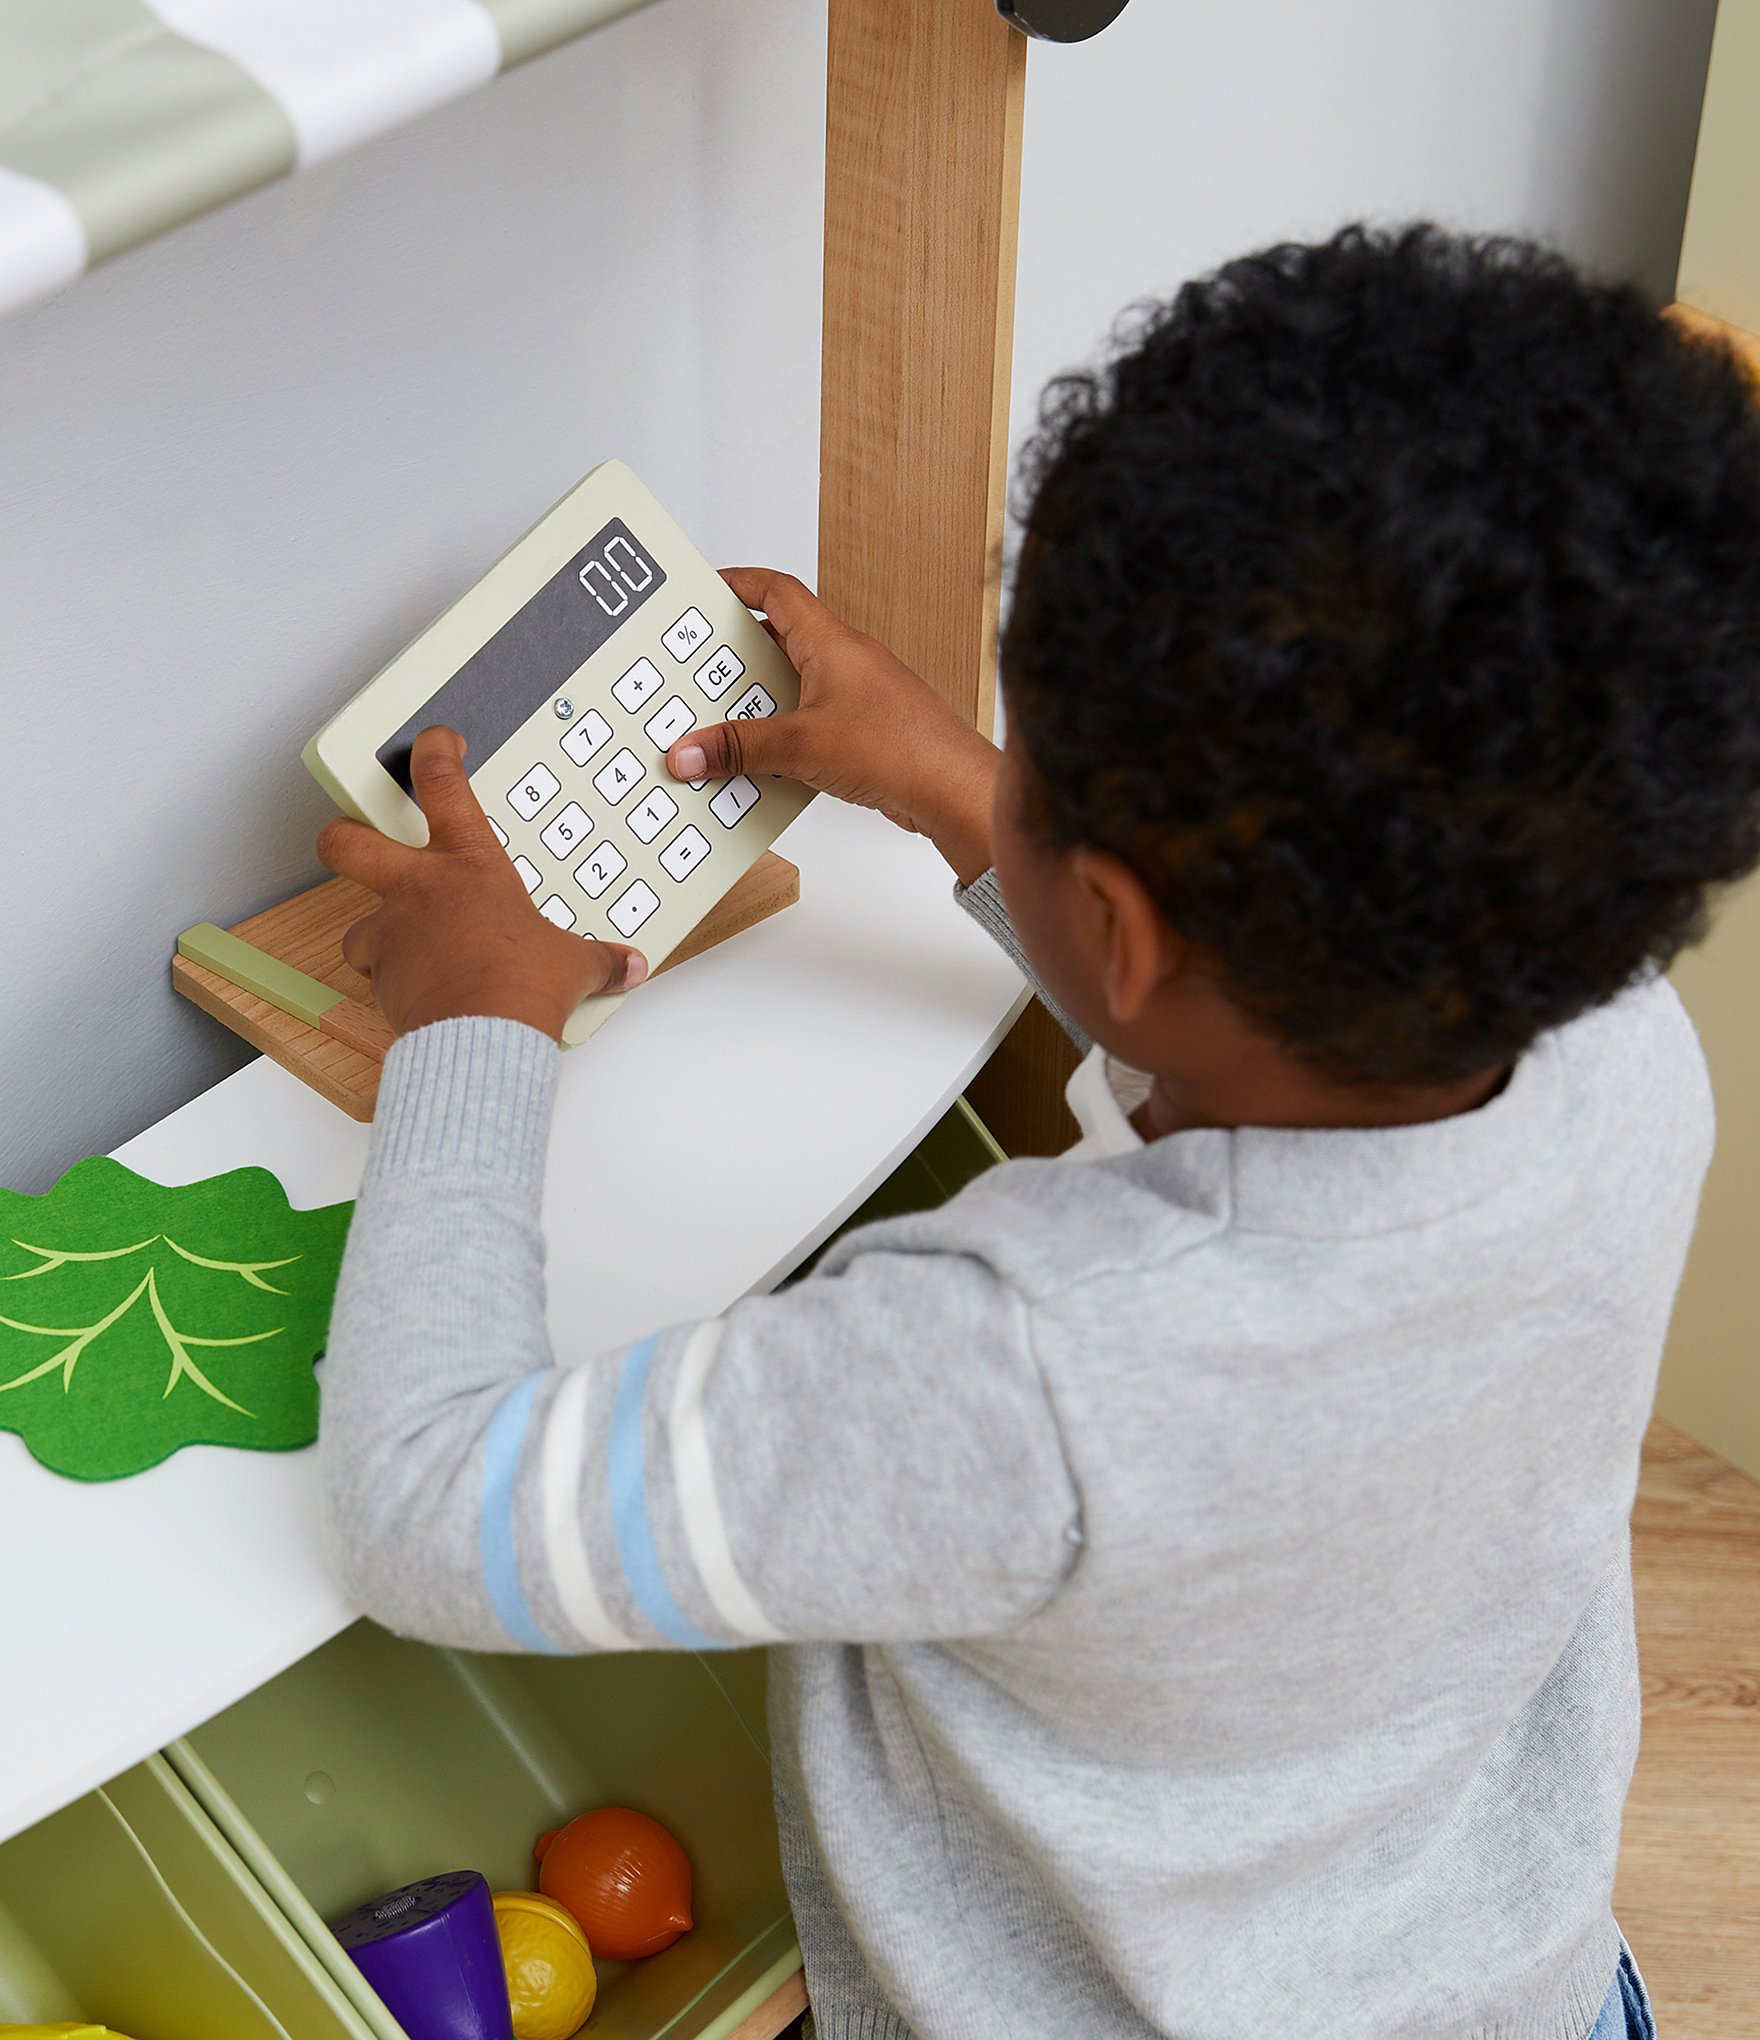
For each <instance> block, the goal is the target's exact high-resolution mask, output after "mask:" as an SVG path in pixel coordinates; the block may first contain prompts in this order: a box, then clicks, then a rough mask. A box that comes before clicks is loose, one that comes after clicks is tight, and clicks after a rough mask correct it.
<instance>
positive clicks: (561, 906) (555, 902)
mask: <svg viewBox="0 0 1760 2040" xmlns="http://www.w3.org/2000/svg"><path fill="white" fill-rule="evenodd" d="M538 912H539V913H540V914H542V915H543V916H544V918H545V920H546V921H554V922H555V923H556V925H557V927H559V928H572V927H573V926H574V909H573V907H571V906H570V905H569V904H568V902H567V901H566V900H564V899H562V898H561V897H559V895H557V894H556V893H552V894H551V895H550V897H549V898H548V899H547V900H546V901H545V902H544V904H543V905H542V906H541V907H540V908H539V909H538Z"/></svg>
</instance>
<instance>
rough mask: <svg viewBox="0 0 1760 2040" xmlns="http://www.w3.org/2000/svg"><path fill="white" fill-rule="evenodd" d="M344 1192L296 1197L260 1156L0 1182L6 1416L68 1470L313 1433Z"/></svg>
mask: <svg viewBox="0 0 1760 2040" xmlns="http://www.w3.org/2000/svg"><path fill="white" fill-rule="evenodd" d="M353 1210H354V1206H353V1205H352V1204H330V1205H326V1206H324V1207H323V1208H322V1209H321V1210H318V1211H295V1210H294V1209H293V1208H292V1206H291V1205H289V1203H288V1201H287V1195H286V1193H285V1191H283V1189H282V1188H281V1185H280V1184H279V1183H278V1182H277V1181H276V1180H275V1178H274V1177H273V1176H272V1175H270V1174H269V1172H268V1170H267V1169H234V1170H233V1171H231V1172H230V1173H229V1174H227V1175H224V1176H210V1177H208V1178H207V1180H206V1181H205V1182H201V1183H189V1184H186V1185H184V1186H183V1187H181V1188H178V1189H168V1188H167V1187H166V1186H165V1185H163V1184H161V1183H150V1182H149V1181H148V1180H147V1179H146V1177H145V1176H137V1175H136V1174H135V1173H134V1171H133V1170H132V1169H126V1168H124V1167H123V1165H122V1164H121V1163H120V1162H113V1161H109V1160H107V1159H106V1158H104V1157H102V1156H95V1157H93V1158H92V1159H91V1160H89V1161H83V1162H76V1163H75V1164H74V1165H73V1167H72V1168H71V1169H69V1170H68V1172H67V1174H66V1175H65V1176H63V1177H62V1178H61V1180H60V1182H59V1183H57V1184H56V1185H55V1187H54V1189H52V1190H50V1191H47V1192H46V1193H45V1194H44V1195H43V1196H41V1197H27V1196H25V1195H24V1194H23V1193H22V1192H20V1191H16V1190H0V1430H5V1431H16V1432H17V1433H18V1435H19V1436H20V1437H21V1438H22V1439H23V1440H24V1442H25V1444H26V1445H27V1446H28V1447H29V1448H30V1451H31V1453H32V1455H33V1456H34V1457H35V1458H37V1459H38V1460H40V1461H41V1462H42V1464H43V1465H44V1466H47V1467H49V1468H51V1469H52V1470H53V1471H54V1472H56V1473H64V1474H69V1475H71V1476H72V1477H73V1478H74V1479H76V1480H116V1479H119V1478H120V1477H121V1476H122V1475H124V1474H129V1473H139V1472H141V1471H142V1470H143V1469H144V1468H146V1467H149V1466H157V1465H158V1464H159V1462H160V1460H162V1459H168V1458H170V1456H171V1454H172V1453H173V1452H175V1451H177V1449H178V1448H179V1447H180V1446H183V1445H244V1446H249V1447H252V1448H253V1449H255V1450H257V1451H260V1452H288V1451H291V1450H293V1449H294V1447H296V1446H300V1445H309V1444H310V1443H311V1441H312V1440H313V1439H314V1438H315V1437H316V1436H317V1434H318V1384H317V1378H316V1376H315V1375H314V1374H313V1372H312V1368H313V1363H314V1362H315V1361H316V1360H317V1359H319V1358H320V1357H321V1355H322V1353H323V1350H324V1339H325V1335H326V1333H327V1331H328V1329H329V1324H330V1302H331V1298H332V1297H333V1296H334V1294H335V1291H336V1271H337V1269H338V1267H339V1266H340V1265H341V1261H342V1244H343V1240H344V1238H345V1237H346V1235H347V1232H348V1221H349V1217H350V1214H351V1213H352V1212H353Z"/></svg>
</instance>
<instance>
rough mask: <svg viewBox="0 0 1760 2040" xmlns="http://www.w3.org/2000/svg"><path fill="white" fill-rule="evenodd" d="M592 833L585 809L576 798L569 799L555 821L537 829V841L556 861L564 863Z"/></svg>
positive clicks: (591, 826)
mask: <svg viewBox="0 0 1760 2040" xmlns="http://www.w3.org/2000/svg"><path fill="white" fill-rule="evenodd" d="M592 833H593V825H592V823H591V822H590V821H589V820H588V819H587V811H586V809H585V808H583V807H582V806H581V804H580V802H579V801H578V800H571V801H570V802H569V804H568V805H567V807H565V808H564V809H563V810H562V812H561V814H559V815H558V816H557V817H556V819H555V821H553V822H552V823H550V825H549V826H548V827H547V828H545V829H542V830H540V831H539V833H538V841H539V842H540V843H542V844H543V846H544V848H545V849H546V850H548V851H549V853H550V855H551V856H552V857H554V858H556V859H557V860H558V862H560V863H566V862H567V860H568V859H569V858H570V857H572V856H573V855H574V853H575V852H576V851H577V850H578V849H579V848H580V847H581V845H582V844H583V843H584V842H585V841H586V840H587V838H588V837H589V836H590V835H591V834H592Z"/></svg>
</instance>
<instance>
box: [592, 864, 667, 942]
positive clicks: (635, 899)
mask: <svg viewBox="0 0 1760 2040" xmlns="http://www.w3.org/2000/svg"><path fill="white" fill-rule="evenodd" d="M659 904H660V895H659V894H658V893H657V892H656V891H655V890H654V888H653V887H652V886H651V885H649V884H648V883H647V882H646V880H644V879H640V878H638V879H637V880H636V882H635V884H634V885H632V886H631V887H630V889H629V891H628V892H626V893H624V894H623V895H622V896H621V898H618V899H615V900H613V901H612V902H611V904H610V906H608V907H607V908H606V909H605V914H606V918H607V919H608V920H609V921H610V923H611V925H612V927H614V928H615V929H616V930H617V932H618V934H620V935H622V936H624V937H626V938H627V937H629V936H631V935H633V934H634V933H635V932H636V930H637V929H638V928H639V927H640V926H641V925H642V923H643V922H644V921H645V920H646V919H647V918H648V916H649V915H650V914H651V913H652V912H653V911H654V909H655V908H656V907H657V906H658V905H659Z"/></svg>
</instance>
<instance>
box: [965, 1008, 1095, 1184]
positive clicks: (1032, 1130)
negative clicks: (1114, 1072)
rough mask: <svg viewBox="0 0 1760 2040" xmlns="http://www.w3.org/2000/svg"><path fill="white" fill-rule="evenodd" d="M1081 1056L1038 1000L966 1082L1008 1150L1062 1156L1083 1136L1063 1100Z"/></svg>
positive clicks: (968, 1094)
mask: <svg viewBox="0 0 1760 2040" xmlns="http://www.w3.org/2000/svg"><path fill="white" fill-rule="evenodd" d="M1079 1060H1080V1056H1079V1054H1078V1052H1077V1049H1076V1045H1075V1043H1074V1042H1073V1041H1071V1040H1070V1038H1069V1036H1068V1035H1067V1034H1065V1033H1064V1031H1063V1029H1062V1028H1061V1027H1059V1026H1058V1024H1057V1022H1056V1021H1055V1020H1053V1019H1052V1017H1051V1015H1050V1014H1049V1013H1048V1012H1047V1011H1046V1010H1045V1008H1044V1006H1042V1005H1041V1004H1040V1002H1039V1001H1038V1000H1037V999H1035V1000H1034V1001H1033V1003H1032V1004H1031V1005H1030V1006H1028V1007H1027V1009H1026V1011H1025V1012H1023V1013H1022V1015H1021V1017H1020V1018H1019V1019H1018V1020H1017V1021H1016V1022H1015V1023H1014V1026H1013V1027H1012V1028H1011V1029H1010V1030H1009V1032H1008V1033H1007V1034H1006V1035H1005V1036H1004V1037H1003V1041H1002V1045H1001V1046H1000V1047H999V1048H998V1049H997V1051H996V1053H995V1054H994V1055H993V1056H992V1057H991V1058H990V1060H989V1061H988V1062H987V1063H986V1064H985V1065H984V1067H983V1068H982V1069H981V1070H980V1071H979V1072H978V1074H977V1075H976V1076H975V1077H974V1078H973V1079H972V1081H971V1082H970V1083H969V1084H968V1085H967V1086H966V1097H967V1098H968V1100H969V1101H970V1103H971V1107H972V1110H973V1111H974V1112H975V1113H977V1115H978V1117H979V1118H980V1119H981V1120H983V1122H984V1124H985V1125H986V1126H987V1127H989V1129H990V1131H991V1132H992V1133H993V1134H994V1135H995V1136H996V1139H997V1141H998V1143H999V1144H1000V1146H1001V1148H1002V1150H1003V1152H1004V1153H1005V1154H1007V1155H1017V1156H1018V1155H1060V1154H1062V1153H1063V1151H1064V1149H1065V1148H1067V1147H1072V1146H1074V1144H1075V1142H1076V1141H1077V1140H1078V1139H1079V1138H1080V1136H1081V1129H1080V1128H1079V1127H1078V1126H1077V1125H1076V1122H1075V1115H1074V1114H1073V1113H1072V1112H1071V1111H1070V1109H1069V1106H1068V1105H1067V1104H1066V1103H1065V1102H1064V1096H1063V1091H1064V1086H1065V1085H1066V1084H1067V1083H1068V1082H1069V1080H1070V1075H1071V1073H1072V1072H1073V1071H1074V1069H1075V1066H1076V1064H1077V1062H1078V1061H1079Z"/></svg>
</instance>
